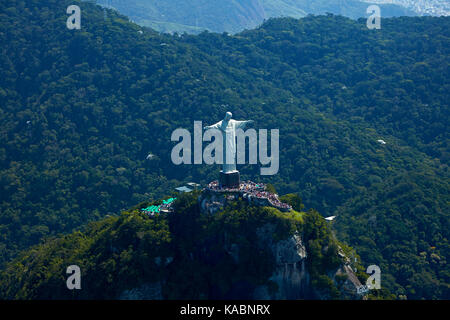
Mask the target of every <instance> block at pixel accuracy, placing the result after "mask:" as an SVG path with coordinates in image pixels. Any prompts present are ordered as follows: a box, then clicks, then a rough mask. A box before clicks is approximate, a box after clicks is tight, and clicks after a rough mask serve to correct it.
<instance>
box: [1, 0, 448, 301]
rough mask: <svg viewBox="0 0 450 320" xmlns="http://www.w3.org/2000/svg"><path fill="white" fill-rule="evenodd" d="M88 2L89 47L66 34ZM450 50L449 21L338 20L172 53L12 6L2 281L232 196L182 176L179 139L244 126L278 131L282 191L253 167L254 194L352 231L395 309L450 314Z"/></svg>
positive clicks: (186, 39) (186, 40) (4, 7)
mask: <svg viewBox="0 0 450 320" xmlns="http://www.w3.org/2000/svg"><path fill="white" fill-rule="evenodd" d="M73 3H78V4H79V5H80V7H81V9H82V29H81V30H68V29H67V28H66V26H65V24H66V20H67V17H68V15H67V14H66V8H67V6H68V5H70V4H73ZM141 30H142V31H143V32H142V33H141V32H138V31H141ZM449 33H450V18H445V17H440V18H433V17H420V18H418V17H415V18H406V17H403V18H394V19H383V20H382V29H381V30H368V29H367V28H366V21H365V20H363V19H361V20H358V21H354V20H350V19H347V18H344V17H341V16H334V15H326V16H308V17H306V18H303V19H300V20H295V19H288V18H284V19H271V20H269V21H267V22H266V23H264V24H263V25H262V26H261V27H259V28H257V29H255V30H250V31H245V32H242V33H240V34H237V35H233V36H230V35H227V34H215V33H208V32H205V33H202V34H200V35H198V36H190V35H178V34H176V35H173V36H169V35H164V34H159V33H157V32H154V31H152V30H150V29H145V28H142V27H139V26H137V25H135V24H132V23H130V22H129V21H128V20H127V18H126V17H124V16H120V15H118V14H117V13H115V12H112V11H109V12H108V14H107V15H106V16H105V15H104V13H103V10H102V9H101V8H100V7H96V6H94V5H92V4H90V3H84V2H81V3H80V2H78V1H56V0H43V1H37V0H26V1H24V0H22V1H19V0H17V1H8V2H1V3H0V43H1V55H0V106H1V109H0V170H1V171H0V181H1V183H0V188H1V190H0V254H1V256H0V266H4V265H5V263H6V262H7V261H10V260H11V259H12V258H13V257H15V256H16V255H17V254H18V252H19V250H22V249H25V248H27V247H29V246H31V245H34V244H37V243H39V242H40V241H45V239H47V238H49V237H53V236H55V235H57V234H60V233H67V232H70V231H72V230H73V229H74V228H78V227H79V226H81V225H83V224H85V223H87V222H88V221H93V220H98V219H99V218H101V217H104V216H105V215H107V214H111V213H116V212H119V211H120V210H121V209H124V208H128V207H130V206H132V205H134V204H136V203H139V202H142V201H147V200H149V199H158V198H160V197H162V196H164V195H167V194H170V192H171V191H172V189H173V188H174V187H176V186H179V185H180V184H181V183H185V182H187V181H196V182H199V183H206V182H209V181H211V180H213V179H216V178H217V172H218V168H217V167H216V166H206V165H203V166H188V165H181V166H175V165H173V164H172V163H171V161H170V151H171V148H172V146H173V144H172V143H171V142H170V135H171V133H172V131H173V130H174V129H176V128H178V127H183V128H187V129H189V130H192V128H193V121H194V120H202V121H203V122H204V123H207V124H211V123H215V122H217V121H218V120H219V119H221V118H222V117H223V115H224V113H225V111H228V110H229V111H232V112H233V115H234V118H236V119H240V118H243V119H253V120H255V124H254V126H255V127H256V128H268V129H270V128H279V129H280V149H281V150H280V172H279V174H278V175H276V176H271V177H262V176H259V168H258V167H257V166H250V165H243V166H240V167H239V170H240V171H241V174H242V176H243V178H244V179H247V178H251V179H252V180H254V181H263V182H270V183H272V184H273V185H275V187H276V188H277V190H278V191H279V192H280V193H281V194H284V193H291V192H299V194H300V195H301V197H302V199H303V202H304V204H305V206H306V208H316V209H317V210H318V211H319V212H321V213H322V214H323V215H325V216H328V215H334V214H336V215H337V218H336V221H335V222H334V223H335V229H336V232H337V236H338V238H340V239H343V240H345V241H347V242H348V244H350V245H352V246H354V247H355V248H356V250H357V252H358V253H360V254H361V258H362V262H363V265H365V266H367V265H370V264H373V263H376V264H379V265H380V267H381V270H382V286H383V287H384V288H386V289H388V290H389V291H390V292H392V293H393V294H395V295H396V297H400V296H406V297H407V298H409V299H420V298H427V299H430V298H449V297H450V292H449V286H450V268H449V265H448V263H447V260H448V257H449V256H450V247H449V243H448V239H449V230H450V226H449V212H450V210H449V192H448V191H449V181H450V180H449V172H448V162H449V159H450V157H449V145H448V143H449V131H448V129H447V128H448V123H449V115H450V112H449V105H448V102H449V101H450V83H449V77H448V75H449V74H450V66H449V50H450V34H449ZM378 139H383V140H385V141H386V145H382V144H379V143H378V142H377V140H378ZM150 152H151V153H152V154H155V155H156V158H155V159H154V160H146V156H147V154H148V153H150Z"/></svg>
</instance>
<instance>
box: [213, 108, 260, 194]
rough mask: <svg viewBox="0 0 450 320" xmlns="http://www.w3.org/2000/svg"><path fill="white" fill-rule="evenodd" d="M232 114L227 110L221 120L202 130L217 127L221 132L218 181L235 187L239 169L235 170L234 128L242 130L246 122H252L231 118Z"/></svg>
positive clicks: (223, 184)
mask: <svg viewBox="0 0 450 320" xmlns="http://www.w3.org/2000/svg"><path fill="white" fill-rule="evenodd" d="M232 116H233V115H232V113H231V112H227V113H226V114H225V118H224V119H223V120H222V121H219V122H217V123H216V124H213V125H212V126H207V127H205V128H204V130H209V129H218V130H220V131H221V132H222V138H223V153H222V154H223V165H222V171H221V172H220V180H219V182H220V185H221V186H225V187H236V186H239V183H240V181H239V171H237V170H236V130H237V129H242V130H243V129H244V128H245V126H246V125H247V124H251V123H253V120H248V121H237V120H233V119H231V117H232Z"/></svg>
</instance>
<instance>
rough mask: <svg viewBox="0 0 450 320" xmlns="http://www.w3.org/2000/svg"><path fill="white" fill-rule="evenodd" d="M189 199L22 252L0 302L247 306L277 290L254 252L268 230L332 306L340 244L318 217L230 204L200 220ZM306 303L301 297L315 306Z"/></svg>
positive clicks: (268, 255) (270, 262) (265, 260)
mask: <svg viewBox="0 0 450 320" xmlns="http://www.w3.org/2000/svg"><path fill="white" fill-rule="evenodd" d="M197 197H198V195H197V194H185V195H183V196H181V197H180V199H179V200H177V202H176V209H175V213H173V214H172V215H169V216H167V215H165V214H163V215H160V216H156V217H153V218H149V217H148V216H146V215H145V214H143V213H141V212H140V210H139V208H140V207H142V206H143V205H144V204H141V205H139V206H136V207H134V208H133V209H131V210H129V211H127V212H123V213H122V214H121V215H120V216H114V217H109V218H106V219H103V220H101V221H99V222H95V223H91V224H90V225H88V226H87V227H86V228H84V229H85V230H83V231H77V232H75V233H72V234H70V235H67V236H64V237H60V238H56V239H53V240H51V241H48V242H47V243H45V244H44V245H41V246H36V247H33V248H32V249H30V250H28V251H26V252H23V253H22V254H21V255H20V257H19V258H17V259H16V260H14V261H13V262H12V263H9V264H8V266H7V267H6V269H5V270H4V271H3V272H2V273H0V279H2V281H0V298H1V299H117V298H120V297H123V296H124V295H123V293H124V292H126V290H133V289H135V288H140V287H142V286H145V285H147V286H149V285H151V284H153V285H154V284H155V283H158V286H160V288H158V290H157V291H160V292H159V293H158V298H164V299H178V300H179V299H224V298H225V299H252V298H253V291H254V289H255V287H257V286H261V285H269V286H270V287H271V288H272V289H271V290H273V291H276V290H278V289H277V286H276V283H274V282H273V281H271V280H269V277H270V276H271V275H272V273H273V272H274V269H275V263H276V262H275V257H274V256H273V254H272V252H271V250H270V248H269V247H261V246H260V245H258V242H259V234H258V229H259V228H263V227H264V226H267V225H272V226H274V229H273V230H274V231H273V232H272V233H270V234H269V236H270V237H271V238H273V241H280V240H285V239H287V238H288V237H289V236H291V235H292V234H293V233H294V232H297V233H301V234H302V235H303V240H304V241H305V242H306V243H307V254H308V257H307V268H308V270H309V271H308V272H309V273H310V274H311V278H312V288H315V289H311V290H310V291H311V292H313V291H314V290H320V292H322V295H324V294H327V295H328V296H329V297H330V298H334V299H337V298H340V291H339V290H338V288H337V286H338V284H336V285H335V284H333V282H332V280H331V279H330V277H329V276H328V275H327V274H328V272H330V271H332V270H334V269H336V268H337V267H338V266H339V265H340V264H341V263H342V262H341V260H340V258H339V257H338V254H337V251H338V245H339V243H338V242H337V241H336V240H335V239H334V238H333V237H332V235H331V232H330V229H329V226H328V225H327V222H326V221H325V220H323V219H322V217H321V216H320V215H319V214H318V213H317V212H315V211H310V212H308V213H306V212H303V213H302V215H303V218H302V219H299V218H298V217H297V218H296V217H295V215H287V214H283V213H281V212H280V211H278V210H276V209H273V208H263V207H251V206H248V205H247V204H246V203H244V202H243V201H238V202H235V203H233V204H231V205H229V206H228V207H226V208H225V210H224V211H222V212H220V213H218V214H217V215H214V216H209V215H204V214H201V213H200V209H199V206H198V203H197V202H198V201H197ZM230 247H233V248H237V250H238V251H237V254H235V255H232V254H230ZM73 264H75V265H77V266H79V267H80V270H82V277H81V279H82V280H81V281H82V287H81V290H75V291H70V290H68V289H67V287H66V278H67V277H68V275H67V274H66V273H65V271H66V268H67V267H68V266H69V265H73ZM356 266H357V267H356V268H360V272H362V268H361V266H360V265H359V264H356ZM135 290H136V289H135ZM308 292H309V291H308ZM309 294H310V295H305V296H303V298H305V299H307V298H310V299H311V298H315V296H314V294H313V293H309ZM147 298H149V297H147Z"/></svg>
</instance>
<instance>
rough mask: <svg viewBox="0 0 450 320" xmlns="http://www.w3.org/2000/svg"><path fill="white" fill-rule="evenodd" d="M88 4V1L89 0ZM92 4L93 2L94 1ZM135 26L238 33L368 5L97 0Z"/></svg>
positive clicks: (401, 10) (387, 9)
mask: <svg viewBox="0 0 450 320" xmlns="http://www.w3.org/2000/svg"><path fill="white" fill-rule="evenodd" d="M91 2H92V1H91ZM94 2H95V1H94ZM96 2H97V3H98V4H101V5H104V6H106V7H108V8H114V9H116V10H118V11H119V12H120V13H122V14H124V15H126V16H128V17H130V18H131V19H132V20H133V21H135V22H136V23H138V24H140V25H142V26H147V27H151V28H153V29H155V30H158V31H161V32H179V33H183V32H187V33H199V32H201V31H202V30H209V31H214V32H231V33H235V32H239V31H242V30H244V29H252V28H255V27H257V26H259V25H260V24H261V23H263V21H264V20H265V19H269V18H274V17H292V18H300V17H304V16H306V15H308V14H317V15H320V14H326V13H333V14H340V15H343V16H346V17H351V18H354V19H357V18H360V17H367V16H368V15H367V14H366V10H367V8H368V7H369V5H370V4H367V3H364V2H362V1H358V0H314V1H313V0H227V1H223V0H191V1H184V0H158V1H155V0H97V1H96ZM379 6H380V8H381V10H382V16H383V17H386V18H387V17H392V16H405V15H409V16H410V15H415V13H414V12H413V11H411V10H409V9H406V8H405V7H402V6H398V5H393V4H380V5H379Z"/></svg>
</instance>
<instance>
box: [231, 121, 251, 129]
mask: <svg viewBox="0 0 450 320" xmlns="http://www.w3.org/2000/svg"><path fill="white" fill-rule="evenodd" d="M253 122H255V121H253V120H245V121H236V129H243V128H245V126H246V125H248V124H252V123H253Z"/></svg>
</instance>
